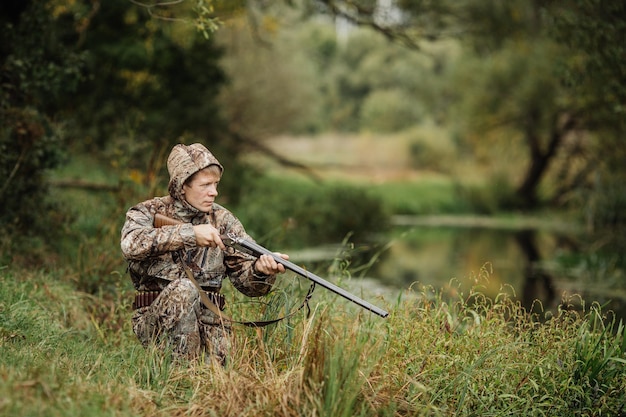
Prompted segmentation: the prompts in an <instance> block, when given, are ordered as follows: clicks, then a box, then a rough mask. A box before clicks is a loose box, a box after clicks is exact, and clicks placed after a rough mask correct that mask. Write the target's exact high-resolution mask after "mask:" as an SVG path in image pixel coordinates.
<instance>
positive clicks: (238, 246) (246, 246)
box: [154, 213, 389, 317]
mask: <svg viewBox="0 0 626 417" xmlns="http://www.w3.org/2000/svg"><path fill="white" fill-rule="evenodd" d="M180 224H183V222H181V221H180V220H175V219H172V218H170V217H167V216H164V215H162V214H159V213H157V214H155V215H154V227H163V226H176V225H180ZM221 238H222V242H224V244H225V245H226V246H230V247H231V248H234V249H235V250H238V251H240V252H243V253H247V254H248V255H252V256H254V257H256V258H258V257H260V256H261V255H269V256H271V257H272V258H274V260H275V261H276V262H278V263H280V264H282V265H283V266H284V267H285V269H288V270H290V271H292V272H295V273H296V274H298V275H300V276H301V277H303V278H306V279H308V280H310V281H313V282H314V283H315V284H317V285H320V286H322V287H324V288H326V289H327V290H329V291H332V292H334V293H335V294H337V295H340V296H342V297H343V298H345V299H347V300H349V301H352V302H353V303H355V304H357V305H359V306H361V307H363V308H364V309H366V310H369V311H371V312H372V313H374V314H377V315H379V316H380V317H387V316H388V315H389V313H388V312H387V311H385V310H383V309H381V308H379V307H376V306H375V305H373V304H370V303H368V302H367V301H365V300H362V299H361V298H359V297H357V296H356V295H354V294H352V293H350V292H348V291H346V290H344V289H343V288H341V287H338V286H336V285H335V284H332V283H330V282H328V281H326V280H325V279H323V278H320V277H318V276H317V275H315V274H313V273H311V272H309V271H307V270H305V269H304V268H301V267H299V266H298V265H296V264H294V263H293V262H289V261H288V260H285V259H283V258H281V257H280V256H277V255H276V254H274V253H273V252H271V251H270V250H268V249H265V248H264V247H263V246H261V245H258V244H257V243H255V242H251V241H249V240H246V239H243V238H240V237H237V236H235V235H233V234H231V233H228V234H225V235H222V236H221Z"/></svg>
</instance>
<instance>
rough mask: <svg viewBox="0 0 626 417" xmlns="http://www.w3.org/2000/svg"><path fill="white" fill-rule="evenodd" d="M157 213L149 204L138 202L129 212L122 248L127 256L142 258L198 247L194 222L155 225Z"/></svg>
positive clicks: (129, 257) (140, 259)
mask: <svg viewBox="0 0 626 417" xmlns="http://www.w3.org/2000/svg"><path fill="white" fill-rule="evenodd" d="M153 222H154V215H153V214H152V213H151V212H150V210H149V209H148V207H147V206H145V205H141V204H138V205H136V206H134V207H132V208H131V209H130V210H128V212H127V213H126V222H125V223H124V227H123V228H122V238H121V248H122V254H123V255H124V258H126V259H127V260H129V261H142V260H145V259H148V258H150V257H155V256H159V255H163V254H165V253H168V252H175V251H179V250H181V249H182V250H186V249H192V248H195V247H196V236H195V234H194V231H193V226H192V225H191V224H182V225H180V226H166V227H161V228H158V229H157V228H155V227H154V226H153Z"/></svg>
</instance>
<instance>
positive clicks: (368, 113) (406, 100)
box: [360, 88, 425, 133]
mask: <svg viewBox="0 0 626 417" xmlns="http://www.w3.org/2000/svg"><path fill="white" fill-rule="evenodd" d="M424 113H425V111H424V108H423V107H422V105H421V104H420V103H419V102H418V101H416V100H415V98H414V97H411V96H410V95H408V94H407V93H405V92H404V91H403V90H400V89H398V88H394V89H388V90H376V91H374V92H372V93H370V94H369V95H368V96H367V97H366V98H365V101H364V103H363V107H362V109H361V114H360V119H361V123H360V125H361V129H362V130H370V131H373V132H380V133H388V132H396V131H399V130H402V129H406V128H408V127H410V126H413V125H415V124H417V123H418V122H419V121H421V120H422V119H423V117H424Z"/></svg>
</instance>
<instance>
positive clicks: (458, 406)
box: [0, 268, 626, 417]
mask: <svg viewBox="0 0 626 417" xmlns="http://www.w3.org/2000/svg"><path fill="white" fill-rule="evenodd" d="M0 279H1V281H2V282H3V285H2V286H1V287H0V351H1V352H2V355H1V356H0V414H2V415H14V416H85V415H89V416H95V417H98V416H144V415H145V416H172V415H174V416H176V415H181V416H182V415H189V416H207V415H208V416H213V415H215V416H248V415H250V416H260V415H267V416H304V415H306V416H309V415H319V416H419V415H428V416H453V415H454V416H475V415H531V416H532V415H550V416H577V415H580V416H582V415H585V416H600V415H619V414H620V413H623V412H624V411H625V410H624V400H623V392H624V391H625V390H626V372H625V371H626V352H625V350H626V336H625V334H624V329H623V327H622V326H621V325H617V324H616V323H614V322H613V321H611V320H606V317H605V320H600V318H602V315H603V313H602V312H601V310H600V308H599V307H597V306H590V307H588V308H587V310H586V311H583V312H582V313H580V312H578V313H577V312H574V311H567V310H563V311H561V312H560V313H559V314H558V315H557V316H555V317H552V318H551V319H550V320H548V321H547V322H545V323H543V324H540V323H536V322H534V321H533V320H531V318H530V317H528V316H526V315H525V314H523V311H522V310H521V309H520V307H519V306H518V305H517V304H516V303H514V302H513V301H511V299H510V298H509V297H507V296H506V295H505V294H502V295H500V296H499V297H497V298H496V299H488V298H486V297H484V296H482V295H481V294H480V293H476V292H470V293H467V294H463V293H457V295H455V296H450V297H448V296H444V294H443V293H442V292H440V291H434V290H432V289H429V288H422V289H419V291H416V292H405V293H404V294H403V295H402V296H400V297H398V298H395V297H394V298H393V299H376V300H372V301H374V303H375V304H378V305H381V306H382V307H384V308H386V309H388V310H390V311H391V315H390V317H388V318H387V319H380V318H378V317H376V316H373V315H371V314H369V313H366V312H361V311H359V310H358V309H357V308H354V307H353V306H352V305H350V304H349V303H347V302H345V301H343V300H342V299H336V298H335V297H331V296H330V295H329V294H328V293H326V292H324V291H323V290H321V289H318V290H317V291H316V293H315V296H314V299H313V305H312V306H313V308H314V310H313V313H312V316H311V317H310V318H309V319H305V318H304V317H303V316H302V315H297V316H296V317H295V318H293V319H291V320H289V322H283V323H280V324H278V325H276V326H272V327H268V328H264V329H258V330H255V329H248V328H243V327H237V328H236V334H235V339H234V342H235V343H234V346H235V350H234V351H233V354H232V358H231V360H230V362H229V364H228V365H227V366H226V367H225V368H221V367H219V366H214V365H213V364H211V363H203V362H198V363H172V362H171V361H170V360H169V359H168V357H167V355H162V354H160V353H158V352H154V351H151V350H144V349H143V348H141V347H140V345H139V344H138V342H137V341H136V340H135V339H134V336H133V335H132V331H131V329H130V315H131V311H130V307H129V301H130V298H131V293H130V292H129V291H128V290H127V289H124V287H121V288H120V289H119V291H118V292H117V293H115V294H114V295H109V296H107V297H101V296H92V295H87V294H85V293H80V292H77V291H75V290H74V289H73V286H72V285H68V284H67V283H64V282H63V280H62V279H60V278H59V277H55V276H52V275H50V274H49V273H45V272H24V271H16V270H11V269H10V268H4V269H2V270H0ZM237 306H240V307H241V308H242V309H243V313H242V314H245V315H248V316H254V315H255V314H256V315H258V314H260V312H259V307H258V306H257V305H243V306H242V305H239V304H237ZM238 308H239V307H238ZM231 314H232V313H231Z"/></svg>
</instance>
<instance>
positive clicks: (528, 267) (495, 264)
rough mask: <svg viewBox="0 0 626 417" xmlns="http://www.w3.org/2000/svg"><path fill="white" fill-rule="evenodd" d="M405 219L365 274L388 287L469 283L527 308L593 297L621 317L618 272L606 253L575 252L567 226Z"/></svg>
mask: <svg viewBox="0 0 626 417" xmlns="http://www.w3.org/2000/svg"><path fill="white" fill-rule="evenodd" d="M408 220H409V221H407V219H404V220H401V221H397V222H396V223H397V226H396V227H394V230H393V231H392V233H391V235H390V237H389V238H388V239H386V241H385V243H382V244H381V245H380V246H379V247H378V256H379V257H378V258H377V259H378V260H377V262H376V263H375V264H374V265H373V266H372V267H371V268H370V269H369V270H368V271H367V276H369V277H373V278H375V279H376V280H378V281H379V282H380V283H382V284H384V285H386V286H391V287H394V288H400V289H404V288H409V287H414V288H419V286H421V285H426V286H432V287H433V288H434V289H437V290H443V291H446V292H447V293H448V294H450V295H451V296H455V295H458V294H459V293H463V294H467V293H468V292H469V290H470V289H471V288H472V287H474V288H476V289H478V290H480V291H481V292H483V293H485V294H486V295H488V296H490V297H496V296H497V295H498V294H499V293H502V292H506V293H508V294H511V295H513V296H514V297H515V298H516V299H517V300H519V301H520V302H521V303H522V304H523V305H524V306H525V307H527V308H528V309H532V310H533V311H535V312H541V311H551V312H552V313H554V312H556V311H557V309H558V308H559V306H567V307H568V308H577V309H580V308H581V307H582V306H583V305H585V306H586V307H587V308H586V309H587V310H588V307H589V306H590V305H591V303H592V302H598V303H600V304H601V305H604V307H603V308H602V311H609V310H611V311H614V312H615V314H616V315H617V316H618V317H620V318H626V282H625V280H624V276H623V272H621V271H619V270H617V269H615V268H613V267H612V264H611V260H610V259H600V258H599V257H597V256H594V254H587V255H583V254H581V253H580V247H581V245H580V243H581V239H584V235H581V234H580V233H579V231H576V230H575V229H573V228H571V227H567V225H556V226H554V225H553V227H543V225H542V224H540V223H533V222H527V223H526V224H521V225H520V224H511V223H506V222H505V223H502V224H500V223H498V222H480V221H478V222H477V221H472V222H463V221H461V222H459V221H458V219H457V221H455V222H446V221H434V222H433V221H423V222H420V221H410V219H408ZM440 220H441V219H440ZM370 256H371V252H370Z"/></svg>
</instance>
